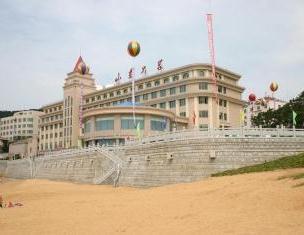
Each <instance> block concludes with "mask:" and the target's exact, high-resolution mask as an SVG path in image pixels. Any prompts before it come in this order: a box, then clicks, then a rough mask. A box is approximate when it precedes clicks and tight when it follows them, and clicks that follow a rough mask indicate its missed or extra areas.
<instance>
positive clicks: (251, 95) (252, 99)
mask: <svg viewBox="0 0 304 235" xmlns="http://www.w3.org/2000/svg"><path fill="white" fill-rule="evenodd" d="M248 99H249V101H250V102H254V101H255V100H256V96H255V94H253V93H251V94H250V95H249V96H248Z"/></svg>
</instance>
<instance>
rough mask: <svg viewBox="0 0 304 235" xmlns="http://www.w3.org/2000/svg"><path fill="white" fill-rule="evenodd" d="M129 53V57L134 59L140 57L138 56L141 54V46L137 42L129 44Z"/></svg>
mask: <svg viewBox="0 0 304 235" xmlns="http://www.w3.org/2000/svg"><path fill="white" fill-rule="evenodd" d="M128 52H129V55H130V56H132V57H136V56H138V54H139V52H140V45H139V43H138V42H137V41H131V42H129V45H128Z"/></svg>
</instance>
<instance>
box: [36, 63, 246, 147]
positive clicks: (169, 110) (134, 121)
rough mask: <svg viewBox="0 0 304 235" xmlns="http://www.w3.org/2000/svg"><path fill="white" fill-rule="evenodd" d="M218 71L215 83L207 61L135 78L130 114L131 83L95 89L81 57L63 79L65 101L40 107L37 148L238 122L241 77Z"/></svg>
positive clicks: (108, 141) (118, 140) (119, 140)
mask: <svg viewBox="0 0 304 235" xmlns="http://www.w3.org/2000/svg"><path fill="white" fill-rule="evenodd" d="M216 72H217V73H216V77H217V86H216V87H214V84H213V81H212V79H211V66H210V65H209V64H190V65H186V66H183V67H179V68H175V69H172V70H167V71H161V72H158V73H156V74H154V75H151V76H145V77H141V78H139V79H136V80H135V102H136V106H135V109H134V110H135V114H133V107H132V104H131V102H132V82H131V81H128V82H125V83H122V84H116V85H113V86H111V87H107V88H103V89H99V90H98V89H97V88H96V84H95V80H94V78H93V76H92V74H91V73H90V71H89V68H88V66H86V65H85V63H84V61H83V60H82V58H81V57H79V59H78V61H77V63H76V65H75V67H74V69H73V72H71V73H68V74H67V78H66V79H65V83H64V86H63V100H62V101H59V102H56V103H53V104H49V105H45V106H43V107H42V109H43V112H44V114H43V115H42V116H41V122H40V126H39V129H40V135H39V139H40V144H39V150H40V151H45V150H51V149H58V148H70V147H77V146H79V145H80V143H81V142H82V143H83V142H84V144H86V145H88V144H94V143H95V144H96V143H101V144H103V143H105V144H115V143H116V144H117V143H122V142H124V141H125V140H127V139H132V138H137V137H138V135H141V136H148V135H154V134H157V133H161V132H163V131H169V130H174V129H177V130H178V129H185V128H207V127H210V128H218V127H238V126H240V112H241V110H242V109H243V105H244V102H243V101H242V100H241V95H242V93H243V91H244V88H243V87H241V86H239V84H238V82H239V80H240V78H241V76H240V75H238V74H236V73H234V72H231V71H229V70H226V69H223V68H219V67H216ZM138 123H139V124H138ZM137 126H138V127H139V128H137ZM136 128H137V129H138V130H137V131H135V130H136ZM138 132H139V133H140V134H138Z"/></svg>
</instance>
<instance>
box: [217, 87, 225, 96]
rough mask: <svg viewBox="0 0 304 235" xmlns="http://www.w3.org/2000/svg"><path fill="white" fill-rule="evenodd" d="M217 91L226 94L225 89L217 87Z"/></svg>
mask: <svg viewBox="0 0 304 235" xmlns="http://www.w3.org/2000/svg"><path fill="white" fill-rule="evenodd" d="M217 90H218V92H219V93H224V94H226V93H227V88H226V87H223V86H218V88H217Z"/></svg>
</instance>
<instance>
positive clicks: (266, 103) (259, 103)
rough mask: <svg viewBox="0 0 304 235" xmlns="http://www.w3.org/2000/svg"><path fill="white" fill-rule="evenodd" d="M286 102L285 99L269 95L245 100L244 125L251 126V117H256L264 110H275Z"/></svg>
mask: <svg viewBox="0 0 304 235" xmlns="http://www.w3.org/2000/svg"><path fill="white" fill-rule="evenodd" d="M286 103H287V102H286V101H283V100H280V99H277V98H274V97H270V96H265V97H262V98H259V99H257V100H256V101H255V102H247V103H246V104H245V107H244V113H245V116H244V126H245V127H248V128H250V127H253V124H252V122H251V119H252V118H253V117H256V116H257V115H258V114H259V113H261V112H266V111H268V110H270V109H272V110H277V109H279V108H281V107H282V106H283V105H285V104H286Z"/></svg>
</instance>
